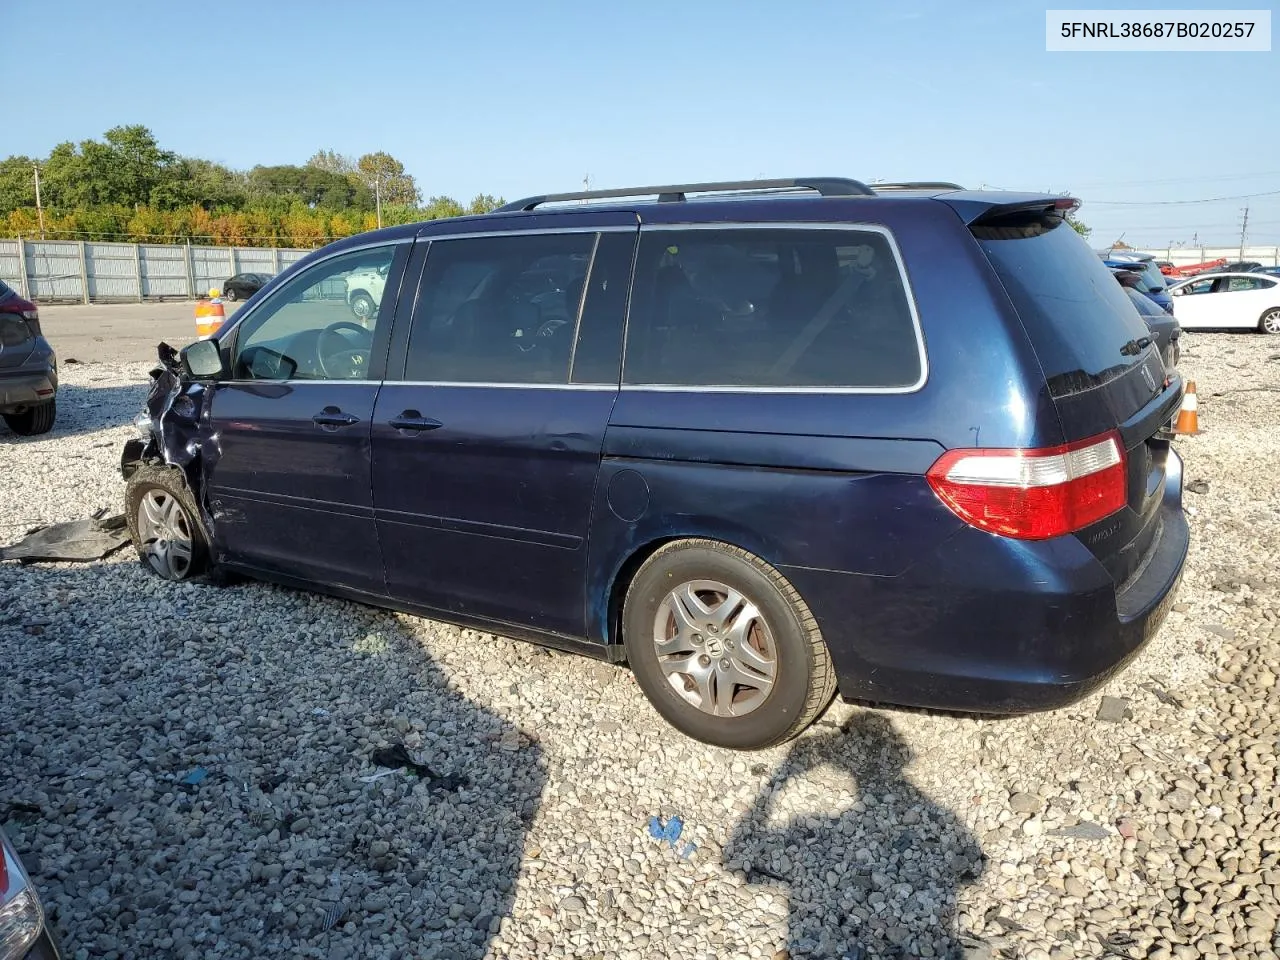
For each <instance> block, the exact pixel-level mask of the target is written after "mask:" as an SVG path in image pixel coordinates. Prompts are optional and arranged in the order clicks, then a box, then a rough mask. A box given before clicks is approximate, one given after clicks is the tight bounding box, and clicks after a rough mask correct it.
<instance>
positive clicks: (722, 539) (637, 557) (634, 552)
mask: <svg viewBox="0 0 1280 960" xmlns="http://www.w3.org/2000/svg"><path fill="white" fill-rule="evenodd" d="M680 519H681V521H682V523H681V525H680V527H679V529H673V528H667V529H662V530H659V529H653V530H650V531H648V532H647V533H646V534H644V535H641V536H637V537H633V538H632V539H631V540H630V542H629V543H628V544H627V545H626V546H625V547H624V548H623V549H621V550H619V551H618V552H617V557H616V559H615V560H614V562H613V563H612V564H611V566H610V570H609V573H608V575H607V579H606V580H605V583H604V588H603V590H599V591H593V592H594V593H595V595H596V598H597V602H596V603H595V604H594V605H593V608H589V609H588V623H587V631H588V636H590V637H592V638H594V639H597V640H600V641H602V642H603V643H604V644H605V645H606V646H608V647H618V648H621V645H622V605H623V602H624V601H625V600H626V596H627V590H628V589H629V588H630V586H631V582H632V581H633V580H634V579H635V575H636V573H637V572H638V571H639V570H640V568H641V567H642V566H643V565H644V562H645V561H646V560H648V559H649V558H650V557H651V556H653V555H654V554H655V553H657V552H658V551H659V550H661V549H662V548H663V547H665V546H667V545H668V544H671V543H676V542H678V541H681V540H714V541H716V542H718V543H723V544H725V545H726V546H730V547H735V548H737V549H739V550H745V551H746V552H747V553H750V554H753V555H754V556H756V557H759V558H760V559H761V560H763V561H764V562H765V563H767V564H769V565H771V566H775V567H776V566H777V564H776V561H775V560H774V558H772V557H771V556H770V554H771V553H772V552H773V551H771V550H769V549H768V545H767V544H766V543H762V542H761V538H760V536H759V535H758V534H756V533H753V532H752V531H750V530H748V529H747V528H745V527H738V526H737V525H736V524H731V523H726V522H725V521H723V520H722V519H719V518H710V517H682V518H680Z"/></svg>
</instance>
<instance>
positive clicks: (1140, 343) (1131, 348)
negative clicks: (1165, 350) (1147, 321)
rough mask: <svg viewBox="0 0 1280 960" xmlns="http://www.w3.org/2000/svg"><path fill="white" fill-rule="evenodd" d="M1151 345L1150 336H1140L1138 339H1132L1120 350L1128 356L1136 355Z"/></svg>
mask: <svg viewBox="0 0 1280 960" xmlns="http://www.w3.org/2000/svg"><path fill="white" fill-rule="evenodd" d="M1149 346H1151V338H1150V337H1139V338H1138V339H1137V340H1130V341H1129V342H1128V343H1126V344H1125V345H1124V346H1123V347H1121V348H1120V352H1121V353H1122V354H1124V355H1125V356H1126V357H1136V356H1137V355H1138V354H1140V353H1141V352H1142V351H1143V350H1145V349H1147V347H1149Z"/></svg>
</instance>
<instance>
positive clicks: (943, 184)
mask: <svg viewBox="0 0 1280 960" xmlns="http://www.w3.org/2000/svg"><path fill="white" fill-rule="evenodd" d="M871 189H873V190H875V191H876V192H877V193H879V192H880V191H881V190H963V189H964V187H962V186H960V184H958V183H948V182H947V181H946V180H907V181H904V182H902V183H873V184H871Z"/></svg>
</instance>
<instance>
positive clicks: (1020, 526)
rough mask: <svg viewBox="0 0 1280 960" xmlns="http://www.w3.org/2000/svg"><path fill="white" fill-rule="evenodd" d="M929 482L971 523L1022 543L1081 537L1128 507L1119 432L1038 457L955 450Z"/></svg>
mask: <svg viewBox="0 0 1280 960" xmlns="http://www.w3.org/2000/svg"><path fill="white" fill-rule="evenodd" d="M928 477H929V485H930V486H931V487H933V492H934V493H935V494H937V495H938V499H939V500H941V501H942V502H943V503H945V504H946V505H947V506H948V507H950V508H951V511H952V512H953V513H954V514H955V515H956V516H958V517H959V518H960V519H961V520H963V521H965V523H968V524H971V525H973V526H975V527H980V528H981V529H983V530H987V531H990V532H991V533H995V534H999V535H1000V536H1002V537H1014V538H1016V539H1019V540H1047V539H1049V538H1050V537H1060V536H1063V535H1065V534H1068V533H1074V532H1075V531H1077V530H1081V529H1083V528H1084V527H1087V526H1089V525H1090V524H1091V523H1096V522H1097V521H1099V520H1101V519H1102V518H1103V517H1107V516H1110V515H1111V514H1113V513H1115V512H1116V511H1117V510H1120V509H1121V508H1122V507H1124V505H1125V503H1126V502H1127V499H1128V498H1127V494H1126V487H1127V475H1126V470H1125V453H1124V442H1123V441H1122V440H1121V438H1120V434H1118V433H1115V432H1112V433H1107V434H1103V435H1102V436H1098V437H1091V438H1089V439H1088V440H1080V441H1077V442H1076V443H1068V444H1064V445H1063V446H1059V447H1045V448H1042V449H1038V450H949V451H947V452H946V453H944V454H943V455H942V456H941V457H939V458H938V461H937V463H935V464H934V465H933V466H932V467H930V468H929V474H928Z"/></svg>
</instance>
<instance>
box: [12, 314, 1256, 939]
mask: <svg viewBox="0 0 1280 960" xmlns="http://www.w3.org/2000/svg"><path fill="white" fill-rule="evenodd" d="M1188 338H1189V339H1188ZM1184 341H1186V348H1187V349H1186V352H1185V353H1184V355H1183V361H1182V368H1183V370H1184V373H1186V374H1187V375H1188V376H1193V377H1194V378H1195V379H1196V380H1197V382H1198V383H1199V385H1200V388H1201V389H1200V397H1201V400H1200V405H1201V409H1200V417H1201V423H1202V426H1204V427H1206V428H1207V429H1206V430H1205V432H1204V433H1202V434H1201V435H1199V436H1197V437H1194V438H1189V439H1180V440H1178V441H1177V442H1176V449H1177V450H1178V451H1179V452H1180V453H1181V455H1182V456H1183V458H1184V460H1185V468H1186V479H1187V482H1188V489H1190V487H1191V485H1192V484H1196V489H1197V490H1199V491H1200V492H1199V493H1198V494H1196V495H1195V496H1193V497H1189V498H1188V500H1187V505H1188V507H1189V508H1190V510H1191V511H1194V512H1192V513H1190V519H1191V524H1192V529H1193V540H1192V545H1191V553H1190V557H1189V560H1188V565H1187V569H1186V572H1185V575H1184V578H1183V582H1182V586H1181V589H1180V595H1179V597H1178V602H1177V603H1176V604H1175V605H1174V606H1173V608H1172V612H1171V613H1170V614H1169V618H1168V620H1167V622H1166V624H1165V626H1164V628H1163V629H1162V630H1161V631H1160V633H1159V635H1158V636H1157V637H1156V639H1155V640H1154V641H1153V642H1152V643H1151V644H1150V645H1149V646H1148V647H1147V648H1146V649H1145V650H1144V651H1143V652H1142V653H1141V654H1140V655H1139V656H1138V657H1137V658H1136V659H1135V660H1134V661H1133V662H1132V663H1131V664H1130V665H1129V666H1128V667H1127V668H1126V669H1125V670H1124V671H1123V672H1122V673H1120V674H1119V675H1118V676H1117V677H1115V678H1114V679H1113V680H1112V681H1111V682H1110V683H1109V684H1108V685H1107V687H1106V688H1105V689H1104V690H1103V691H1101V692H1100V694H1099V695H1095V696H1092V697H1089V698H1087V699H1086V700H1084V701H1082V702H1081V703H1079V704H1076V705H1075V706H1072V707H1069V708H1067V709H1063V710H1059V711H1055V712H1053V713H1047V714H1037V715H1033V716H1026V717H1017V718H1009V719H990V718H961V717H955V716H943V715H932V714H927V713H921V712H908V711H892V710H872V709H867V708H864V707H858V706H850V705H837V706H835V707H833V708H832V710H831V711H830V712H829V713H828V714H827V716H826V717H824V718H822V719H821V720H820V721H819V722H818V723H817V724H816V725H815V726H814V727H813V728H812V730H811V731H809V732H808V733H807V734H806V735H805V736H804V737H802V738H801V739H799V740H798V741H796V742H795V743H792V744H790V745H786V746H783V747H779V748H776V749H773V750H769V751H764V752H761V753H757V754H739V753H733V752H729V751H725V750H720V749H716V748H713V747H708V746H705V745H703V744H700V743H696V742H694V741H691V740H687V739H684V738H682V737H681V736H680V735H679V734H677V733H675V731H673V730H672V729H671V728H669V727H668V726H666V725H665V724H664V723H663V722H662V721H661V720H660V719H659V718H658V717H657V716H656V714H655V713H654V712H653V711H652V710H651V709H650V708H649V706H648V705H647V703H646V702H645V701H644V699H643V697H642V695H641V693H640V691H639V690H638V688H637V686H636V685H635V683H634V682H633V680H632V678H631V676H630V674H629V673H628V672H627V671H626V670H624V669H617V668H614V667H602V666H601V665H600V664H597V663H594V662H592V661H589V660H585V659H580V658H576V657H568V656H559V655H549V654H547V653H545V652H544V651H542V650H540V649H538V648H535V647H533V646H529V645H526V644H523V643H519V642H517V641H513V640H509V639H505V638H501V637H494V636H489V635H485V634H480V633H477V632H475V631H471V630H465V629H459V628H457V627H453V626H449V625H446V624H441V623H435V622H430V621H426V620H421V619H418V618H415V617H409V616H401V615H396V614H391V613H387V612H383V611H378V610H374V609H372V608H368V607H362V606H359V605H356V604H351V603H346V602H342V601H337V600H332V599H328V598H324V597H320V596H315V595H311V594H306V593H299V592H294V591H289V590H285V589H281V588H277V587H272V586H266V585H263V584H257V583H248V582H245V583H236V584H233V585H225V586H212V585H201V584H186V585H173V584H169V583H165V582H162V581H160V580H158V579H157V578H155V577H154V576H149V575H147V574H146V573H145V571H143V570H142V569H141V567H140V566H139V565H138V564H137V563H136V561H135V559H134V558H133V556H132V552H131V551H128V550H126V551H123V552H121V553H119V554H116V555H115V556H113V557H111V558H109V559H107V560H105V561H101V562H95V563H91V564H78V565H72V564H62V563H48V564H30V565H18V564H14V563H0V655H2V656H3V661H2V662H3V664H4V671H3V676H0V730H3V731H4V735H3V736H2V737H0V763H2V764H3V768H4V770H5V773H6V776H5V778H4V785H3V787H0V817H3V820H4V827H5V829H6V831H8V832H9V834H10V836H11V837H12V839H13V840H14V842H15V844H16V845H17V847H18V848H19V849H20V850H21V851H22V852H23V854H24V855H25V856H27V857H29V858H30V859H31V863H32V864H33V870H34V875H35V881H36V883H37V885H38V887H39V889H40V891H41V894H42V896H43V898H44V902H45V905H46V907H47V909H48V912H49V915H50V920H51V924H52V926H53V927H54V929H55V930H56V931H57V932H58V934H59V935H60V936H61V937H62V939H63V940H64V941H65V944H64V945H65V947H66V951H67V954H68V956H69V957H73V958H88V957H95V958H107V960H112V958H124V957H178V958H184V957H201V958H204V957H214V958H250V957H260V956H288V957H302V958H318V960H339V958H342V957H350V958H357V957H375V956H376V957H405V958H409V957H414V958H417V957H434V958H437V960H444V958H449V957H453V958H475V960H479V958H482V957H504V958H513V960H531V958H534V957H539V958H541V957H565V958H567V957H583V958H585V957H605V956H607V957H611V958H612V957H619V958H623V960H640V958H649V957H654V956H662V957H675V958H716V960H720V958H770V957H794V958H799V957H827V958H830V957H844V956H850V957H853V956H858V957H868V958H873V957H888V956H905V957H938V958H941V957H948V956H966V957H990V958H996V957H1025V958H1037V960H1044V958H1049V960H1061V958H1079V957H1104V956H1107V957H1134V958H1143V957H1153V958H1155V957H1165V958H1170V957H1256V958H1265V960H1276V957H1277V951H1278V943H1277V939H1276V937H1277V917H1278V914H1280V911H1278V910H1277V908H1276V903H1277V902H1280V792H1278V791H1277V790H1276V786H1277V735H1278V732H1280V698H1278V697H1277V695H1276V693H1277V691H1276V683H1277V673H1278V672H1280V668H1277V667H1276V666H1275V665H1276V663H1277V662H1280V501H1278V500H1277V498H1276V495H1275V479H1274V478H1275V476H1276V475H1277V473H1278V472H1280V430H1277V427H1276V408H1275V401H1274V397H1273V394H1272V392H1271V391H1272V390H1273V389H1275V388H1277V387H1280V366H1278V365H1276V364H1274V363H1267V362H1266V357H1267V355H1268V351H1270V350H1274V346H1272V345H1271V342H1270V341H1269V340H1268V339H1266V338H1264V337H1260V336H1248V335H1226V334H1194V335H1188V337H1184ZM148 367H149V365H148V364H133V365H125V366H119V365H115V366H108V365H103V364H95V363H83V364H77V365H75V366H74V367H67V368H66V369H65V370H64V371H63V376H64V388H63V394H62V396H60V398H59V408H60V419H59V421H58V423H57V425H56V426H55V428H54V430H53V432H52V433H50V434H49V435H47V436H45V437H40V438H30V439H27V438H17V437H15V436H13V435H12V434H9V433H7V432H5V431H3V429H2V428H0V463H3V470H2V471H0V486H2V487H3V492H4V494H5V496H3V497H0V542H10V541H12V540H15V539H18V538H19V537H20V536H21V535H22V534H23V532H24V531H26V530H28V529H30V528H31V527H32V526H36V525H39V524H48V523H53V522H57V521H60V520H65V519H66V518H68V517H77V516H88V515H91V514H92V513H94V512H95V511H97V510H99V509H101V508H102V507H108V508H111V510H112V512H115V511H116V510H118V508H119V504H120V501H121V491H122V483H121V481H120V478H119V473H118V457H119V451H120V447H121V445H122V444H123V442H124V440H125V439H126V438H127V437H128V436H130V435H131V427H130V426H129V424H130V422H131V420H132V417H133V415H134V413H135V412H136V410H137V409H138V408H139V406H140V405H141V403H142V399H143V395H144V386H143V384H144V383H145V381H146V371H147V369H148ZM1264 388H1265V389H1264ZM1104 696H1105V697H1106V698H1115V700H1116V701H1117V702H1118V703H1120V704H1122V705H1123V706H1124V708H1125V709H1124V710H1123V711H1121V712H1120V713H1119V715H1115V713H1114V711H1115V710H1116V709H1118V708H1116V707H1112V706H1108V704H1110V703H1111V701H1110V700H1109V699H1108V700H1106V701H1104V699H1103V697H1104ZM1113 716H1114V718H1115V719H1118V720H1123V722H1111V723H1106V722H1101V721H1100V719H1099V718H1100V717H1104V718H1112V717H1113ZM396 748H398V749H397V752H396V753H395V754H394V756H395V758H396V759H407V760H409V761H410V762H412V763H414V764H421V765H423V766H424V767H425V768H426V769H427V770H428V772H429V773H430V776H415V775H413V774H412V773H411V772H409V770H408V769H406V768H405V765H404V764H400V765H399V766H400V768H398V769H394V770H385V768H379V767H378V766H376V765H375V763H374V758H375V757H378V756H382V757H390V756H391V754H387V753H384V752H383V751H388V750H392V749H396ZM399 751H403V757H401V755H400V752H399ZM384 770H385V772H386V773H388V775H385V776H380V777H377V778H376V779H375V778H372V777H371V776H370V775H371V774H372V773H382V772H384ZM195 771H204V773H203V776H200V777H198V779H196V780H195V781H194V782H192V780H193V777H194V776H195ZM433 778H434V779H433ZM444 778H451V779H450V780H449V789H433V784H435V785H436V786H437V787H438V782H437V781H438V780H440V779H444ZM369 780H372V782H367V781H369ZM676 823H678V824H679V830H678V834H679V836H678V839H672V840H671V842H670V843H669V842H667V838H671V837H672V836H673V835H674V834H675V833H676V832H677V831H676V828H675V827H674V826H673V824H676ZM651 824H656V825H657V827H656V829H658V831H659V833H660V834H661V836H662V837H663V839H655V837H654V836H653V835H651V830H650V826H651ZM686 845H687V847H686ZM686 849H688V851H689V852H688V856H684V855H682V854H683V852H684V851H685V850H686Z"/></svg>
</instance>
